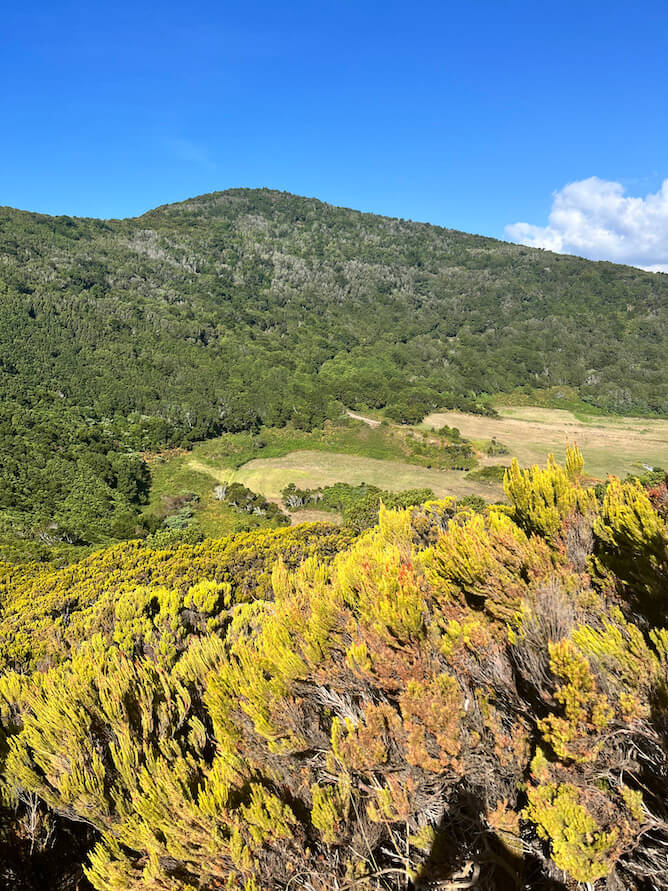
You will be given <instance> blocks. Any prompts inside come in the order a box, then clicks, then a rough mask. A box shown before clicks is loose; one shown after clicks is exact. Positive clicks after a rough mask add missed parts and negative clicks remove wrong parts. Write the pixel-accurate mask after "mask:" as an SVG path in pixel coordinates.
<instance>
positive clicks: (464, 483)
mask: <svg viewBox="0 0 668 891" xmlns="http://www.w3.org/2000/svg"><path fill="white" fill-rule="evenodd" d="M232 481H234V482H239V483H243V484H244V486H248V488H249V489H252V490H253V491H254V492H261V493H262V494H263V495H264V496H265V497H269V498H278V497H280V494H281V490H282V489H283V488H284V487H285V486H287V485H288V483H295V485H297V486H298V487H299V488H311V489H313V488H316V487H318V486H331V485H333V484H334V483H339V482H343V483H351V484H353V485H359V484H360V483H369V484H370V485H373V486H378V487H379V488H381V489H388V490H390V491H394V492H399V491H401V490H403V489H417V488H429V489H432V490H433V492H434V494H435V495H437V496H438V497H443V496H445V495H455V496H458V497H462V496H464V495H481V496H482V497H483V498H486V499H487V500H496V499H497V498H498V497H500V492H501V489H500V487H499V486H494V485H487V484H485V483H481V482H479V481H473V480H467V479H466V477H465V475H464V474H463V473H461V472H459V471H455V470H433V469H429V468H427V467H419V466H418V465H415V464H405V463H402V462H400V461H382V460H379V459H376V458H364V457H361V456H359V455H342V454H339V453H335V452H316V451H306V450H303V451H296V452H290V454H289V455H284V456H283V457H282V458H257V459H255V460H254V461H249V462H248V463H247V464H244V465H243V467H241V468H239V470H237V471H236V472H235V473H234V475H233V477H232Z"/></svg>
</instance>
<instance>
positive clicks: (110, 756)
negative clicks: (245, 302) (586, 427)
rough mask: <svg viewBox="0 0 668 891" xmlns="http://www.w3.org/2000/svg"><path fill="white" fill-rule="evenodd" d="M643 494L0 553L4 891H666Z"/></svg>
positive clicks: (523, 498)
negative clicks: (52, 554)
mask: <svg viewBox="0 0 668 891" xmlns="http://www.w3.org/2000/svg"><path fill="white" fill-rule="evenodd" d="M645 482H646V484H647V487H646V488H643V486H641V485H640V483H638V481H636V480H630V481H624V482H620V481H619V480H618V479H614V478H613V479H611V480H610V481H609V483H608V485H607V487H606V488H605V491H600V492H598V493H597V492H596V491H595V490H594V489H592V488H590V487H588V486H587V485H586V484H585V477H584V475H583V462H582V457H581V455H580V453H579V452H578V451H577V449H569V450H568V452H567V454H566V466H565V467H563V468H562V467H560V466H558V465H557V464H556V463H555V462H554V460H553V459H551V460H550V461H549V463H548V466H547V467H546V468H544V469H541V468H538V467H534V468H532V469H531V470H522V469H521V468H520V467H519V465H518V464H517V462H516V461H514V462H513V463H512V465H511V467H510V469H509V470H508V473H507V475H506V479H505V482H504V486H505V491H506V495H507V497H508V502H509V503H508V505H505V506H498V505H497V506H487V507H485V508H484V510H482V512H476V511H472V510H469V509H467V508H462V506H461V504H456V503H455V502H454V500H453V499H444V500H441V501H433V500H431V501H428V502H427V503H425V504H422V505H419V506H416V507H413V508H410V509H408V510H398V511H395V512H391V511H386V510H381V512H380V517H379V523H378V525H377V526H376V527H374V528H372V529H370V530H367V531H366V532H364V533H363V534H362V535H359V536H354V535H353V533H352V532H351V531H350V530H348V529H342V528H337V527H335V526H332V525H330V524H313V525H310V526H300V527H297V528H291V529H278V530H271V531H267V530H256V531H253V532H249V533H244V534H239V535H235V536H230V537H227V538H223V539H220V540H213V539H209V540H207V541H204V542H201V543H198V544H194V545H188V544H179V545H172V546H169V547H164V546H160V547H155V546H151V545H149V544H147V543H141V542H123V543H121V544H117V545H114V546H113V547H110V548H107V549H105V550H100V551H99V552H97V553H95V554H93V555H91V556H89V557H87V558H86V559H84V560H82V561H80V562H78V563H75V564H73V565H71V566H69V567H66V568H60V569H58V568H54V567H53V566H48V565H40V564H37V563H32V564H29V565H23V566H16V565H8V564H0V791H1V792H2V796H1V797H0V888H2V889H3V891H4V889H7V891H10V889H11V891H44V889H60V891H75V889H76V891H91V889H94V891H195V889H197V891H297V889H304V891H326V889H333V888H334V889H336V888H338V889H340V891H410V889H412V891H437V889H440V891H454V889H457V888H466V887H471V888H478V889H481V891H497V889H505V888H508V889H513V888H517V889H521V888H526V889H537V891H566V889H569V891H576V889H577V888H583V887H585V886H586V887H587V888H590V889H596V891H604V889H606V888H607V889H611V888H614V889H619V891H666V889H668V868H667V865H666V850H667V849H668V808H667V806H666V801H667V800H668V756H667V752H668V627H667V619H666V617H667V615H668V526H667V525H666V523H667V521H668V489H667V487H666V481H665V479H663V478H658V475H656V474H652V475H651V477H648V479H647V480H646V481H645ZM334 488H335V489H336V492H332V493H329V495H330V496H331V498H332V499H334V500H335V501H336V503H337V504H338V506H339V507H344V506H345V503H346V502H347V500H348V499H350V498H353V497H354V496H355V495H356V494H359V493H355V492H353V491H351V490H350V488H348V489H346V488H345V487H334ZM323 494H324V493H323ZM367 494H369V493H367Z"/></svg>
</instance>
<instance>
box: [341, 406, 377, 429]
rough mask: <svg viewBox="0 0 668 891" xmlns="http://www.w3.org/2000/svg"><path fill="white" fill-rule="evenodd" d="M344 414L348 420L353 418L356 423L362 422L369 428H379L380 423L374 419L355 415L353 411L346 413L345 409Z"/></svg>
mask: <svg viewBox="0 0 668 891" xmlns="http://www.w3.org/2000/svg"><path fill="white" fill-rule="evenodd" d="M346 414H347V415H348V417H349V418H354V419H355V420H356V421H364V423H365V424H368V425H369V427H380V421H376V420H375V419H374V418H367V417H365V416H364V415H358V414H355V412H354V411H348V410H347V409H346Z"/></svg>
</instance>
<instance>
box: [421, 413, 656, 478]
mask: <svg viewBox="0 0 668 891" xmlns="http://www.w3.org/2000/svg"><path fill="white" fill-rule="evenodd" d="M499 412H500V413H501V417H500V418H485V417H481V416H480V415H468V414H462V413H461V412H455V411H449V412H436V413H434V414H432V415H429V416H428V417H426V418H425V419H424V421H423V423H422V427H423V428H426V429H429V428H431V427H435V428H436V429H438V428H439V427H442V426H443V425H444V424H447V425H448V426H450V427H458V428H459V430H460V431H461V433H462V436H465V437H467V438H469V439H472V440H474V441H476V440H478V441H482V440H489V439H491V438H492V437H493V436H494V437H496V439H497V440H499V441H500V442H502V443H504V444H505V445H506V446H508V448H509V449H510V454H511V456H514V457H517V459H518V461H519V462H520V464H523V465H529V464H543V463H544V462H545V459H546V458H547V455H548V454H549V453H550V452H554V454H555V456H556V457H557V458H560V457H562V456H563V453H564V450H565V447H566V445H567V444H568V443H572V442H577V444H578V445H579V446H580V448H581V449H582V452H583V454H584V458H585V465H586V470H587V472H588V473H589V474H591V475H592V476H595V477H598V478H600V479H605V477H606V476H607V475H608V474H615V475H617V476H622V477H623V476H626V474H629V473H642V472H643V466H642V465H643V464H647V465H650V466H652V467H656V466H659V467H667V468H668V421H666V420H656V419H650V418H622V417H609V416H608V417H592V418H589V419H578V418H576V417H575V415H573V414H572V413H571V412H569V411H563V410H561V409H548V408H534V407H531V406H503V407H501V408H499ZM508 462H509V458H508V457H504V458H496V459H488V461H487V462H486V463H490V464H493V463H503V464H507V463H508Z"/></svg>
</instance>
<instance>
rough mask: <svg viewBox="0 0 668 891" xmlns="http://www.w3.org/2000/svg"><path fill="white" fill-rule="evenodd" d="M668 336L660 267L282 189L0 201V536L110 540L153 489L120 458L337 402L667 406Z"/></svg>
mask: <svg viewBox="0 0 668 891" xmlns="http://www.w3.org/2000/svg"><path fill="white" fill-rule="evenodd" d="M667 335H668V276H664V275H657V274H650V273H646V272H642V271H641V270H638V269H635V268H630V267H623V266H615V265H613V264H610V263H593V262H590V261H587V260H582V259H578V258H575V257H570V256H560V255H557V254H551V253H547V252H543V251H537V250H532V249H529V248H525V247H521V246H518V245H513V244H506V243H503V242H500V241H496V240H494V239H491V238H483V237H480V236H476V235H467V234H464V233H461V232H456V231H453V230H449V229H442V228H439V227H437V226H432V225H429V224H424V223H414V222H410V221H405V220H398V219H390V218H387V217H380V216H374V215H372V214H363V213H360V212H357V211H353V210H348V209H345V208H338V207H332V206H330V205H328V204H324V203H322V202H320V201H317V200H314V199H308V198H300V197H297V196H294V195H290V194H287V193H281V192H276V191H269V190H265V189H262V190H245V189H233V190H230V191H226V192H217V193H214V194H211V195H204V196H201V197H199V198H195V199H192V200H189V201H185V202H182V203H180V204H173V205H167V206H164V207H159V208H157V209H156V210H153V211H150V212H149V213H147V214H145V215H143V216H141V217H138V218H136V219H126V220H94V219H79V218H70V217H62V216H61V217H51V216H45V215H42V214H37V213H28V212H24V211H19V210H13V209H9V208H5V209H1V210H0V393H1V397H0V457H1V459H2V460H1V463H0V533H1V531H2V528H1V527H2V525H3V524H4V525H5V526H7V525H9V526H11V527H12V528H19V527H21V528H25V530H32V531H31V532H30V534H34V530H35V529H36V528H39V529H40V535H43V536H46V538H48V537H49V536H51V535H53V536H55V537H61V538H62V537H63V535H64V536H65V538H66V539H67V540H70V539H71V540H73V541H76V540H79V539H81V538H82V537H83V538H88V539H90V538H91V536H93V537H95V536H97V537H98V538H99V536H100V535H101V534H102V530H103V529H105V528H109V527H110V522H109V517H110V516H111V515H113V522H112V523H111V526H113V529H114V530H115V532H114V535H117V536H118V535H121V536H122V535H123V534H125V532H128V531H130V530H131V529H132V528H133V523H134V518H135V516H136V505H137V503H139V502H140V501H141V499H142V498H143V497H145V492H146V487H147V480H146V472H145V468H144V467H142V465H141V462H139V461H138V460H137V457H136V455H133V454H132V453H133V450H138V449H146V448H155V447H156V446H160V445H172V446H177V445H178V446H182V445H186V446H187V445H188V444H189V443H192V442H194V441H196V440H201V439H205V438H207V437H209V436H213V435H216V434H218V433H220V432H223V431H236V430H248V429H256V428H257V427H259V426H260V425H262V424H264V425H282V424H285V423H286V422H287V421H291V422H293V423H294V424H295V425H297V426H298V427H303V428H307V429H310V428H312V427H314V426H319V425H321V424H322V422H323V421H324V419H325V418H327V417H332V416H336V415H337V414H340V413H341V411H342V407H341V404H342V403H343V404H344V405H345V406H347V407H348V408H353V409H355V408H357V409H360V408H383V409H384V410H385V413H386V414H387V415H388V416H389V417H390V418H394V419H395V420H400V421H415V420H417V419H419V418H420V417H421V416H422V415H423V414H424V413H426V412H427V411H429V410H430V409H431V408H434V407H437V406H443V407H459V408H464V409H469V410H474V411H488V410H489V397H490V395H492V394H495V393H500V392H509V391H512V390H514V389H516V388H524V389H529V390H531V389H535V388H537V389H544V388H549V387H553V386H568V387H572V388H575V389H576V390H577V393H578V395H579V397H580V398H581V399H583V400H585V401H587V402H589V403H590V404H591V405H593V406H597V407H599V408H600V409H603V410H607V411H613V412H626V413H635V414H643V413H646V414H652V413H657V414H663V415H667V414H668V363H666V361H665V343H666V340H667ZM84 502H85V503H86V504H87V505H88V506H89V507H88V508H87V515H86V517H84V518H81V517H79V516H78V512H79V511H80V506H81V505H82V504H83V503H84ZM56 504H59V505H61V506H62V505H66V509H65V514H66V515H67V518H66V519H64V520H63V519H62V518H61V520H59V521H58V522H56V527H57V528H56V529H55V530H54V529H53V515H54V509H55V507H54V505H56ZM67 505H69V506H67ZM91 511H92V513H91ZM91 517H92V519H91ZM91 529H93V530H94V531H93V532H92V533H91V531H90V530H91ZM26 534H27V533H26Z"/></svg>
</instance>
